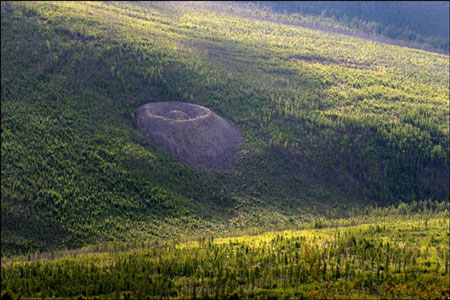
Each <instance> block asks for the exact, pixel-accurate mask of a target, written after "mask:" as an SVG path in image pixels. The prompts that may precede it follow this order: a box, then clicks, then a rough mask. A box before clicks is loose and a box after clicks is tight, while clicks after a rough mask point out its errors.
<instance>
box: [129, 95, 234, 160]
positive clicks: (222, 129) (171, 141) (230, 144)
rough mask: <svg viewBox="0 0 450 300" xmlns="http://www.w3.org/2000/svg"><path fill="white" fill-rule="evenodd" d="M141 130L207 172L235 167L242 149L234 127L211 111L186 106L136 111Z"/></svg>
mask: <svg viewBox="0 0 450 300" xmlns="http://www.w3.org/2000/svg"><path fill="white" fill-rule="evenodd" d="M135 116H136V121H137V129H138V130H139V131H140V132H141V133H142V134H143V135H144V137H145V138H147V139H148V140H149V141H150V142H152V143H154V144H155V145H157V146H158V147H159V148H160V149H162V150H163V151H164V152H166V153H169V154H171V155H174V156H175V157H177V158H178V159H179V160H180V161H182V162H184V163H187V164H190V165H195V166H201V167H207V168H223V167H226V166H227V165H229V164H230V163H232V161H233V159H234V157H235V155H236V153H237V152H238V151H239V149H240V147H241V145H242V139H241V136H240V134H239V132H238V131H237V130H236V128H234V126H233V125H232V124H230V123H229V122H227V121H226V120H225V119H223V118H222V117H219V116H218V115H216V114H215V113H214V112H212V111H211V110H210V109H208V108H206V107H203V106H200V105H196V104H191V103H186V102H153V103H147V104H145V105H143V106H141V107H139V108H138V109H137V110H136V114H135Z"/></svg>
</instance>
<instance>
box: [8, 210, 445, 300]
mask: <svg viewBox="0 0 450 300" xmlns="http://www.w3.org/2000/svg"><path fill="white" fill-rule="evenodd" d="M374 221H375V222H376V223H372V222H374ZM303 226H305V227H307V228H310V229H304V230H294V231H281V232H268V233H265V234H262V235H256V236H255V235H252V236H241V237H237V238H214V236H212V235H210V236H207V237H199V238H198V239H197V240H195V241H190V242H179V241H176V240H171V241H158V240H156V241H147V242H135V243H131V244H130V243H128V244H127V243H112V244H105V245H97V246H95V247H89V248H84V249H80V250H78V251H72V252H66V253H59V252H51V253H41V254H34V255H27V256H24V257H17V258H15V260H14V261H8V262H5V263H3V264H2V278H1V279H2V290H3V296H5V295H8V296H9V297H16V295H22V296H24V297H36V298H51V297H58V298H59V297H62V298H64V299H67V298H72V299H86V298H87V299H99V298H104V297H107V298H108V299H120V298H122V299H249V298H250V299H311V298H312V299H329V298H331V299H333V298H336V297H339V298H344V299H363V298H364V299H367V298H370V299H376V298H382V299H387V298H393V299H447V298H448V297H449V296H450V289H449V284H450V282H449V267H450V266H449V263H450V260H449V252H448V243H449V237H448V235H446V233H445V232H444V231H442V228H443V227H446V228H448V227H449V214H448V206H447V205H446V204H444V203H436V202H430V201H425V202H415V203H414V204H412V205H407V204H405V203H403V204H401V205H399V206H397V207H392V206H391V207H388V208H383V209H380V208H370V209H366V213H364V214H360V215H356V216H353V217H351V218H347V219H345V220H342V219H341V220H328V221H326V222H322V223H318V222H314V223H312V224H303ZM61 254H62V256H60V255H61Z"/></svg>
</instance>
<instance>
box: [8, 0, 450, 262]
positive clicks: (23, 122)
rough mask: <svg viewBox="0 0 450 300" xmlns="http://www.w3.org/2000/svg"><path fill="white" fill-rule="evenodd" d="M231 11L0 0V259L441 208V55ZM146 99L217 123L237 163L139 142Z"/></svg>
mask: <svg viewBox="0 0 450 300" xmlns="http://www.w3.org/2000/svg"><path fill="white" fill-rule="evenodd" d="M229 9H230V7H228V6H227V4H226V3H225V4H217V5H216V4H214V5H212V4H211V3H191V2H181V3H161V2H150V3H121V2H107V3H102V2H2V3H1V61H2V63H1V74H2V75H1V176H2V180H1V191H2V193H1V235H2V240H1V251H2V255H4V254H14V253H24V252H26V251H28V250H30V249H34V250H36V249H40V250H50V249H60V248H66V247H67V248H74V247H81V246H84V245H89V244H95V243H99V242H107V241H134V240H142V239H147V238H150V237H158V238H168V237H174V236H180V235H190V234H193V233H213V232H215V233H218V232H221V233H224V232H236V231H238V230H246V229H248V228H258V230H260V231H263V230H268V229H281V228H289V227H291V226H295V225H296V224H298V223H300V222H305V221H312V220H314V219H315V218H316V217H345V216H348V214H349V211H350V208H354V209H356V210H358V209H360V208H362V207H364V206H365V205H366V204H372V205H379V206H384V205H388V204H397V203H399V202H400V201H403V202H407V203H409V202H411V201H414V200H425V199H432V200H435V201H443V200H446V199H447V198H448V182H449V176H448V151H447V149H448V147H449V142H448V134H449V132H448V130H449V126H448V118H449V108H448V104H449V98H448V97H449V95H448V89H449V77H448V71H449V57H448V56H447V55H442V54H438V53H432V52H427V51H422V50H417V49H409V48H404V47H398V46H394V45H388V44H383V43H378V42H375V41H371V40H366V39H359V38H355V37H349V36H347V35H341V34H336V33H327V32H323V31H316V30H312V29H308V28H303V27H300V26H293V25H285V24H281V23H277V22H270V21H264V20H257V19H255V18H252V17H245V15H251V14H252V13H254V11H249V10H246V9H245V8H243V7H239V8H236V10H238V9H239V10H240V11H239V14H236V13H234V14H233V13H229V12H228V10H229ZM231 9H234V8H231ZM157 101H183V102H190V103H195V104H199V105H202V106H205V107H207V108H209V109H211V110H212V111H214V112H215V113H217V114H218V115H220V116H222V117H224V118H226V119H227V120H229V121H231V122H232V123H233V124H234V125H235V126H236V127H237V128H238V130H239V131H240V132H241V134H242V136H243V141H244V147H243V149H242V150H241V151H240V153H239V155H238V158H237V162H236V166H234V167H232V168H229V169H225V170H219V171H217V170H205V169H202V168H195V167H192V166H187V165H184V164H182V163H180V162H179V161H177V160H176V159H175V158H173V157H171V156H169V155H167V154H164V153H163V152H162V151H160V150H159V149H157V148H156V147H155V146H154V145H152V144H151V143H150V142H148V141H147V140H146V139H145V138H144V137H143V136H141V135H140V134H139V133H138V132H137V131H136V130H135V123H134V122H135V119H134V112H135V110H136V109H137V108H138V107H140V106H141V105H143V104H145V103H148V102H157Z"/></svg>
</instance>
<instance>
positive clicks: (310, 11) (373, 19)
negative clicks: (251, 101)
mask: <svg viewBox="0 0 450 300" xmlns="http://www.w3.org/2000/svg"><path fill="white" fill-rule="evenodd" d="M253 3H255V4H257V5H258V6H261V7H264V6H266V7H269V8H271V9H273V10H274V11H276V12H279V13H287V14H298V13H301V14H306V15H315V16H323V17H327V18H332V19H335V20H336V21H337V22H340V23H342V24H345V25H346V26H348V27H349V29H356V30H358V31H360V32H361V33H367V34H376V35H381V36H385V37H388V38H392V39H396V40H402V41H408V42H413V43H418V44H423V45H427V46H429V47H431V48H435V49H440V50H443V51H445V52H446V53H448V51H449V4H448V2H447V1H433V2H424V1H419V2H411V1H405V2H395V1H383V2H382V1H371V2H363V1H339V2H334V1H320V2H313V1H301V2H295V3H293V2H286V1H277V2H272V1H254V2H253Z"/></svg>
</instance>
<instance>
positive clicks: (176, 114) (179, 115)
mask: <svg viewBox="0 0 450 300" xmlns="http://www.w3.org/2000/svg"><path fill="white" fill-rule="evenodd" d="M166 118H167V119H170V120H188V119H190V118H189V115H188V114H187V113H185V112H184V111H181V110H178V109H173V110H171V111H169V112H168V113H167V114H166Z"/></svg>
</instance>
